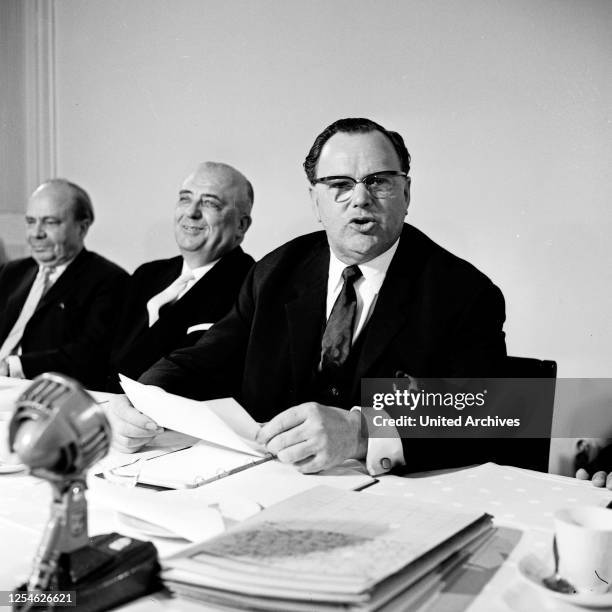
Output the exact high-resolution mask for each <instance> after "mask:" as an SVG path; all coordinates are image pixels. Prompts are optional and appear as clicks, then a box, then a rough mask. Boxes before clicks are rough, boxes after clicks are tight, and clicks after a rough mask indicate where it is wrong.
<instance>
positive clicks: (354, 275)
mask: <svg viewBox="0 0 612 612" xmlns="http://www.w3.org/2000/svg"><path fill="white" fill-rule="evenodd" d="M361 276H362V272H361V270H360V269H359V266H357V265H352V266H347V267H346V268H344V270H342V279H343V280H344V282H345V283H347V282H348V283H354V282H355V281H356V280H358V279H359V278H361Z"/></svg>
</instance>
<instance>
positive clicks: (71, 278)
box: [32, 249, 90, 316]
mask: <svg viewBox="0 0 612 612" xmlns="http://www.w3.org/2000/svg"><path fill="white" fill-rule="evenodd" d="M89 257H90V254H89V252H88V251H87V250H86V249H82V250H81V252H80V253H79V254H78V255H77V256H76V257H75V258H74V260H73V261H72V262H71V263H70V264H69V265H68V267H67V268H66V269H65V270H64V271H63V272H62V274H61V276H60V277H59V278H58V279H57V281H55V283H53V285H52V286H51V288H50V289H49V291H47V293H45V295H43V296H42V298H41V299H40V302H38V306H37V307H36V310H35V311H34V315H32V316H36V314H37V313H38V311H40V310H42V309H43V308H45V307H46V306H48V305H49V304H53V303H56V302H58V301H60V302H61V300H62V299H64V298H65V297H66V296H67V295H68V294H70V293H72V292H73V291H74V288H75V287H78V286H79V279H80V277H81V274H82V270H83V265H84V264H85V262H86V261H87V259H88V258H89Z"/></svg>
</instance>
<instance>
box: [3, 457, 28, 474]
mask: <svg viewBox="0 0 612 612" xmlns="http://www.w3.org/2000/svg"><path fill="white" fill-rule="evenodd" d="M25 469H26V466H25V465H23V463H13V462H12V461H4V460H2V459H0V474H15V473H17V472H23V470H25Z"/></svg>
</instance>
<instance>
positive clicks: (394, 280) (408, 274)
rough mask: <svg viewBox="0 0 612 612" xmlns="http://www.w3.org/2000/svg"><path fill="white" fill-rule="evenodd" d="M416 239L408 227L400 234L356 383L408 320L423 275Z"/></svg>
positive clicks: (366, 342)
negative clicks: (419, 280)
mask: <svg viewBox="0 0 612 612" xmlns="http://www.w3.org/2000/svg"><path fill="white" fill-rule="evenodd" d="M418 242H419V236H418V235H417V233H416V232H415V231H414V230H413V228H412V227H411V226H409V225H405V226H404V229H403V231H402V235H401V238H400V242H399V245H398V248H397V251H396V253H395V255H394V257H393V259H392V260H391V264H390V265H389V269H388V271H387V275H386V277H385V280H384V282H383V285H382V287H381V289H380V293H379V294H378V299H377V301H376V305H375V307H374V312H373V313H372V317H371V319H370V321H369V323H368V325H367V326H366V330H367V331H366V334H367V335H366V337H365V338H364V344H363V350H362V351H361V355H360V357H359V362H358V365H357V371H356V377H355V380H357V381H359V379H361V378H362V377H365V376H367V373H368V370H369V369H370V368H371V366H372V365H373V364H374V362H375V361H376V360H377V359H378V358H379V357H380V356H381V354H382V353H383V352H384V351H385V349H386V348H387V347H388V346H389V344H390V343H391V342H392V340H393V339H394V338H395V336H396V335H397V334H398V332H399V331H400V330H401V329H402V328H403V327H404V326H405V325H406V323H407V321H408V320H409V318H410V313H411V309H412V305H413V303H414V300H415V297H416V296H415V292H414V291H412V290H411V289H412V288H413V287H415V286H416V283H417V280H418V278H419V277H420V275H421V274H422V272H423V268H424V265H425V260H426V253H425V252H424V249H423V248H419V244H417V243H418Z"/></svg>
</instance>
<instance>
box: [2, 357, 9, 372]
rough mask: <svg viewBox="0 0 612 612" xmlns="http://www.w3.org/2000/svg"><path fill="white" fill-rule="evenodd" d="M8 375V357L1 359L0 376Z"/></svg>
mask: <svg viewBox="0 0 612 612" xmlns="http://www.w3.org/2000/svg"><path fill="white" fill-rule="evenodd" d="M8 375H9V368H8V363H6V359H3V360H2V361H0V376H8Z"/></svg>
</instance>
